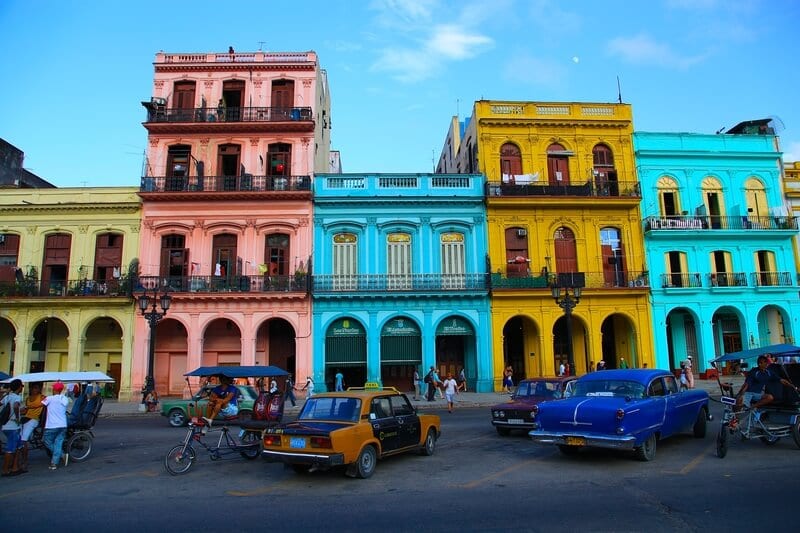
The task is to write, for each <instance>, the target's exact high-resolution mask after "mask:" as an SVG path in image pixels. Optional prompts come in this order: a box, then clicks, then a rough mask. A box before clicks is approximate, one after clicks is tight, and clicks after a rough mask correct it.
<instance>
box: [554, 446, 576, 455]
mask: <svg viewBox="0 0 800 533" xmlns="http://www.w3.org/2000/svg"><path fill="white" fill-rule="evenodd" d="M580 449H581V447H580V446H567V445H566V444H559V445H558V451H560V452H561V453H563V454H564V455H577V454H578V452H579V451H580Z"/></svg>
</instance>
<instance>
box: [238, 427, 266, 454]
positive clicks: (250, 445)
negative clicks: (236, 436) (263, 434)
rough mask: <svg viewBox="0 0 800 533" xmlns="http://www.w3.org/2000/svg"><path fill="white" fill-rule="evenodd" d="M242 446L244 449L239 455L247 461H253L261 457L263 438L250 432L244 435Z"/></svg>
mask: <svg viewBox="0 0 800 533" xmlns="http://www.w3.org/2000/svg"><path fill="white" fill-rule="evenodd" d="M242 446H243V447H244V448H243V449H242V450H241V451H240V452H239V453H240V454H241V456H242V457H244V458H245V459H249V460H251V461H252V460H253V459H256V458H257V457H258V456H259V455H261V438H260V437H259V434H258V433H256V432H255V431H248V432H246V433H245V434H244V437H242Z"/></svg>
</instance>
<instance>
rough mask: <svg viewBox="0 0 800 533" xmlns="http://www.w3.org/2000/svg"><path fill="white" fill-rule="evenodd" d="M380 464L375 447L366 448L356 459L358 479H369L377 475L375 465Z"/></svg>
mask: <svg viewBox="0 0 800 533" xmlns="http://www.w3.org/2000/svg"><path fill="white" fill-rule="evenodd" d="M377 463H378V452H377V451H375V446H372V445H369V446H364V449H363V450H361V453H359V454H358V459H356V463H355V468H356V477H358V478H361V479H367V478H368V477H370V476H372V474H374V473H375V465H376V464H377Z"/></svg>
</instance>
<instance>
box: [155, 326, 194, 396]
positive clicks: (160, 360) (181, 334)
mask: <svg viewBox="0 0 800 533" xmlns="http://www.w3.org/2000/svg"><path fill="white" fill-rule="evenodd" d="M188 353H189V334H188V332H187V331H186V328H185V327H184V325H183V324H182V323H181V322H179V321H178V320H174V319H171V318H165V319H164V320H162V321H161V322H159V323H158V325H157V326H156V353H155V361H154V366H155V368H153V379H154V380H155V385H156V392H158V394H159V395H161V396H165V395H166V396H170V395H173V396H180V395H182V394H183V390H184V388H185V387H186V378H185V377H184V374H186V373H187V372H190V371H192V370H194V368H187V367H186V365H187V364H188V361H187V355H188ZM145 356H146V354H145Z"/></svg>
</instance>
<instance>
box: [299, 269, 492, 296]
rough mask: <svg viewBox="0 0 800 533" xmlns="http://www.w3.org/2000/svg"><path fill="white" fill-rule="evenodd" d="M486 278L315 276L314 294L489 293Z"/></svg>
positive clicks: (471, 275)
mask: <svg viewBox="0 0 800 533" xmlns="http://www.w3.org/2000/svg"><path fill="white" fill-rule="evenodd" d="M488 288H489V280H488V275H486V274H407V275H403V274H355V275H332V274H325V275H315V276H313V281H312V289H311V290H312V292H313V293H324V292H347V291H350V292H420V291H485V290H487V289H488Z"/></svg>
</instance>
